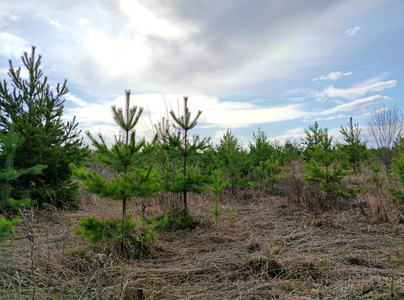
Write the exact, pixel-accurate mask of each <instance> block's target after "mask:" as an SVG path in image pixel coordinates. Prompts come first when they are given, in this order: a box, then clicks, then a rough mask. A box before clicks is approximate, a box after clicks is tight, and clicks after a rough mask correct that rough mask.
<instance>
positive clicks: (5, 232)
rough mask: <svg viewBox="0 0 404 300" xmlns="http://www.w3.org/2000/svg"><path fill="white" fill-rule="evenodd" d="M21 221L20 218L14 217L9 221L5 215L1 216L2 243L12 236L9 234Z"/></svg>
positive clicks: (0, 231)
mask: <svg viewBox="0 0 404 300" xmlns="http://www.w3.org/2000/svg"><path fill="white" fill-rule="evenodd" d="M20 221H21V220H20V218H14V219H12V220H10V221H9V220H7V219H6V218H5V217H3V216H0V243H1V242H4V241H7V240H8V239H9V238H10V236H9V234H10V233H11V232H12V231H13V229H14V226H16V225H17V224H18V223H20Z"/></svg>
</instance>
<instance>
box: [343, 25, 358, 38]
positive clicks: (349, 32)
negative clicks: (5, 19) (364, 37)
mask: <svg viewBox="0 0 404 300" xmlns="http://www.w3.org/2000/svg"><path fill="white" fill-rule="evenodd" d="M361 29H362V27H360V26H356V27H354V28H349V29H347V30H345V34H346V35H347V36H353V35H355V34H357V33H358V31H359V30H361Z"/></svg>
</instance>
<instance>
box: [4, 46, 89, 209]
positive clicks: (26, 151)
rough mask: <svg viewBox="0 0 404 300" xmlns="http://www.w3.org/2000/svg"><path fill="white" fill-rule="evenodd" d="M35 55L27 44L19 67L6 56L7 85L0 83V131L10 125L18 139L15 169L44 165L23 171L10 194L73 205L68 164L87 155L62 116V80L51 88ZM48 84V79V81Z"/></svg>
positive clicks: (74, 190) (74, 186) (74, 196)
mask: <svg viewBox="0 0 404 300" xmlns="http://www.w3.org/2000/svg"><path fill="white" fill-rule="evenodd" d="M41 59H42V58H41V56H40V55H39V56H37V55H36V53H35V47H32V52H31V55H28V54H27V53H26V52H25V53H24V55H23V56H22V63H23V68H24V69H25V70H26V71H27V74H28V77H27V78H24V77H23V75H22V74H23V72H22V69H21V68H14V66H13V63H12V61H11V60H10V69H9V72H8V76H9V81H10V85H11V89H10V88H9V84H8V82H7V81H6V80H4V81H3V82H0V130H1V131H3V132H4V133H5V134H7V133H8V132H10V131H11V130H14V131H15V132H16V133H18V134H19V135H20V136H21V138H22V140H23V142H22V143H21V145H20V146H19V147H18V148H17V149H16V151H15V159H14V167H15V168H16V169H17V170H22V169H26V170H27V169H30V168H32V167H34V166H36V165H46V166H47V168H46V169H44V170H43V172H42V173H40V174H38V173H36V172H25V173H23V174H20V176H19V177H18V178H16V179H15V180H14V181H13V186H14V189H13V191H12V195H11V196H12V197H15V198H17V199H18V198H24V197H27V196H28V197H29V198H32V199H38V201H39V202H48V203H52V204H54V205H57V206H74V205H76V204H77V201H78V198H77V194H78V186H77V184H74V183H73V182H72V180H71V178H70V177H71V170H70V168H69V164H70V163H72V162H74V163H79V162H80V161H81V160H82V159H83V158H84V156H85V155H86V154H87V150H86V149H85V148H84V146H83V143H82V139H81V138H80V131H79V130H78V129H77V125H78V123H76V122H75V119H73V121H72V122H65V121H63V120H62V116H63V110H64V101H65V100H64V99H63V97H64V96H65V95H66V94H67V93H68V88H67V86H66V82H67V81H65V82H64V83H63V84H62V85H60V84H56V85H55V89H52V88H51V84H50V83H49V82H48V78H47V77H46V76H43V73H42V69H41ZM52 85H53V84H52Z"/></svg>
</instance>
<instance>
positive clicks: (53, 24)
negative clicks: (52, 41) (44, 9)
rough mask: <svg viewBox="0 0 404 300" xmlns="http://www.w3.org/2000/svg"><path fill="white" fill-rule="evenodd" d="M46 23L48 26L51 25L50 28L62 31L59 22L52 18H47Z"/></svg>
mask: <svg viewBox="0 0 404 300" xmlns="http://www.w3.org/2000/svg"><path fill="white" fill-rule="evenodd" d="M48 22H49V24H51V25H52V26H55V27H56V28H57V29H63V26H62V24H60V22H59V21H57V20H55V19H52V18H48Z"/></svg>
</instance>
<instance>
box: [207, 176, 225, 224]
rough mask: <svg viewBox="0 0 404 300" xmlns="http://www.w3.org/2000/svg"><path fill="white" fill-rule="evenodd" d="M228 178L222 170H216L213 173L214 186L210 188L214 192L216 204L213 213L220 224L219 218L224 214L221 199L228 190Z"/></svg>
mask: <svg viewBox="0 0 404 300" xmlns="http://www.w3.org/2000/svg"><path fill="white" fill-rule="evenodd" d="M226 186H227V180H226V178H225V177H224V175H223V172H222V171H220V170H214V171H213V174H212V186H211V187H210V188H209V190H210V191H211V192H212V193H213V198H214V199H215V204H214V206H213V215H214V216H215V221H216V224H218V218H219V217H220V215H221V214H222V211H221V209H220V199H221V197H222V195H223V193H224V191H225V190H226Z"/></svg>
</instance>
